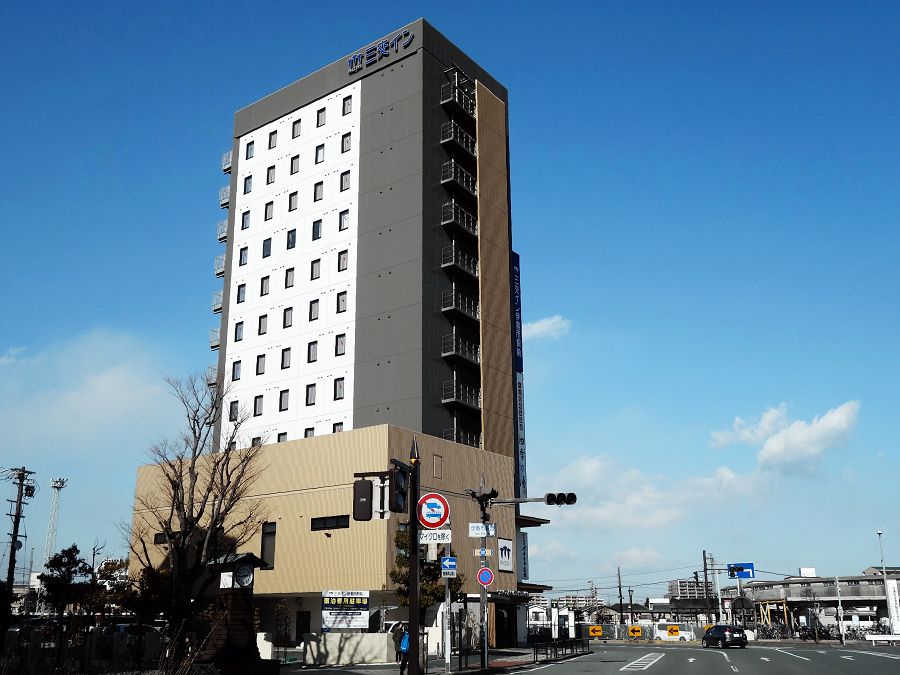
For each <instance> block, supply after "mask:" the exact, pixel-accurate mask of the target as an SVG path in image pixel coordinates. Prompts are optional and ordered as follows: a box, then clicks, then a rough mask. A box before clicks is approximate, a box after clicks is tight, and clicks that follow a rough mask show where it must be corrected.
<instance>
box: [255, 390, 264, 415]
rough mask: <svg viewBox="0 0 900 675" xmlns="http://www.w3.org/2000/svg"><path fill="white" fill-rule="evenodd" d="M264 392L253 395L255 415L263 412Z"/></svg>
mask: <svg viewBox="0 0 900 675" xmlns="http://www.w3.org/2000/svg"><path fill="white" fill-rule="evenodd" d="M262 398H263V397H262V394H260V395H259V396H254V397H253V416H254V417H259V416H260V415H262V414H263V403H262Z"/></svg>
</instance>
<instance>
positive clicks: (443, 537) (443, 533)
mask: <svg viewBox="0 0 900 675" xmlns="http://www.w3.org/2000/svg"><path fill="white" fill-rule="evenodd" d="M452 541H453V535H452V534H450V530H419V543H420V544H450V543H452Z"/></svg>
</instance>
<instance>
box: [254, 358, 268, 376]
mask: <svg viewBox="0 0 900 675" xmlns="http://www.w3.org/2000/svg"><path fill="white" fill-rule="evenodd" d="M256 374H257V375H265V374H266V355H265V354H259V355H258V356H257V357H256Z"/></svg>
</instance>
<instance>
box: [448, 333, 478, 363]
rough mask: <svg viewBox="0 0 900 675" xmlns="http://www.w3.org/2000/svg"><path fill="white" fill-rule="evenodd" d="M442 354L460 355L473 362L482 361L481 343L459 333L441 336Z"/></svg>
mask: <svg viewBox="0 0 900 675" xmlns="http://www.w3.org/2000/svg"><path fill="white" fill-rule="evenodd" d="M441 356H459V357H462V358H464V359H466V360H467V361H471V362H472V363H476V364H477V363H481V345H479V344H478V343H477V342H475V341H474V340H467V339H466V338H464V337H460V336H459V335H452V334H451V335H445V336H444V337H442V338H441Z"/></svg>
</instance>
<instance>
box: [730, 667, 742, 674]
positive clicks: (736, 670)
mask: <svg viewBox="0 0 900 675" xmlns="http://www.w3.org/2000/svg"><path fill="white" fill-rule="evenodd" d="M731 669H732V670H733V671H734V672H736V673H737V672H740V671H738V669H737V666H731Z"/></svg>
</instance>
